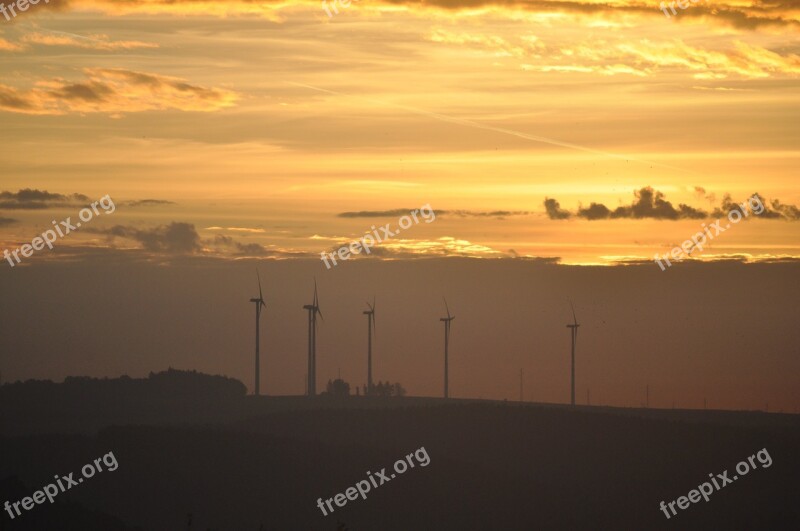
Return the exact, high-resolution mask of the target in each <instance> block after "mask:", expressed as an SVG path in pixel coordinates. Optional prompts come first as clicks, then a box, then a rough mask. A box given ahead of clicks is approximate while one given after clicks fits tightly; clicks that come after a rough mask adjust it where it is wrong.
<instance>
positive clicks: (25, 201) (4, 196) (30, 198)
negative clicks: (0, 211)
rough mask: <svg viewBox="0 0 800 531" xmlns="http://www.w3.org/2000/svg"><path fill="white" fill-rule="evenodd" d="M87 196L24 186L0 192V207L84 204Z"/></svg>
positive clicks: (47, 206) (41, 207)
mask: <svg viewBox="0 0 800 531" xmlns="http://www.w3.org/2000/svg"><path fill="white" fill-rule="evenodd" d="M87 201H89V197H88V196H85V195H83V194H69V195H65V194H58V193H53V192H48V191H47V190H36V189H32V188H24V189H22V190H19V191H18V192H9V191H4V192H0V208H6V209H9V210H42V209H46V208H56V207H64V206H76V205H80V206H82V205H85V204H86V202H87Z"/></svg>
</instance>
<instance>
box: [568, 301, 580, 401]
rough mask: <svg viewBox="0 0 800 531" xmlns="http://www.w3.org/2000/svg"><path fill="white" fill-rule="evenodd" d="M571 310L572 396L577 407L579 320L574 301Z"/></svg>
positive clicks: (569, 326)
mask: <svg viewBox="0 0 800 531" xmlns="http://www.w3.org/2000/svg"><path fill="white" fill-rule="evenodd" d="M569 305H570V308H572V322H573V324H568V325H567V328H570V329H571V330H570V334H571V335H572V394H571V397H572V398H571V400H572V405H573V406H574V405H575V343H576V342H577V341H578V327H579V326H580V325H579V324H578V318H577V317H575V307H574V306H572V301H570V303H569Z"/></svg>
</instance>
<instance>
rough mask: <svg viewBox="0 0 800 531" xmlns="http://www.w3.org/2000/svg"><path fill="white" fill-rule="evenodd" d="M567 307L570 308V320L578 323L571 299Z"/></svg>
mask: <svg viewBox="0 0 800 531" xmlns="http://www.w3.org/2000/svg"><path fill="white" fill-rule="evenodd" d="M569 307H570V308H572V321H573V323H575V324H578V318H577V317H575V306H573V305H572V301H569Z"/></svg>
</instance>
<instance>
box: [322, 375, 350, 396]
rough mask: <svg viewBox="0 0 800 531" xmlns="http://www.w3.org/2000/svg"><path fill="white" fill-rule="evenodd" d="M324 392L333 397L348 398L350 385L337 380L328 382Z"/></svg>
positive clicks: (339, 379)
mask: <svg viewBox="0 0 800 531" xmlns="http://www.w3.org/2000/svg"><path fill="white" fill-rule="evenodd" d="M326 392H327V393H328V394H329V395H333V396H350V384H349V383H347V382H345V381H344V380H342V379H341V378H337V379H335V380H333V381H331V380H328V386H327V388H326Z"/></svg>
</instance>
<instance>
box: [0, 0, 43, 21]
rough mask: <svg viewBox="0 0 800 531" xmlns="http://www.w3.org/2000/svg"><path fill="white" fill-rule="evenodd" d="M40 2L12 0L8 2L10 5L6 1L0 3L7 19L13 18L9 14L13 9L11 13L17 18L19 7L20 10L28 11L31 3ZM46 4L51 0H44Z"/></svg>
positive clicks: (34, 0)
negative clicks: (12, 0) (14, 0)
mask: <svg viewBox="0 0 800 531" xmlns="http://www.w3.org/2000/svg"><path fill="white" fill-rule="evenodd" d="M38 3H39V0H17V1H16V2H11V3H9V4H8V7H6V5H5V4H4V3H0V13H2V14H3V16H4V17H6V20H11V17H9V16H8V12H9V11H11V14H12V15H13V16H14V17H15V18H16V16H17V9H19V10H20V11H27V10H28V8H29V7H31V5H34V6H35V5H36V4H38ZM44 3H45V4H49V3H50V0H44Z"/></svg>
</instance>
